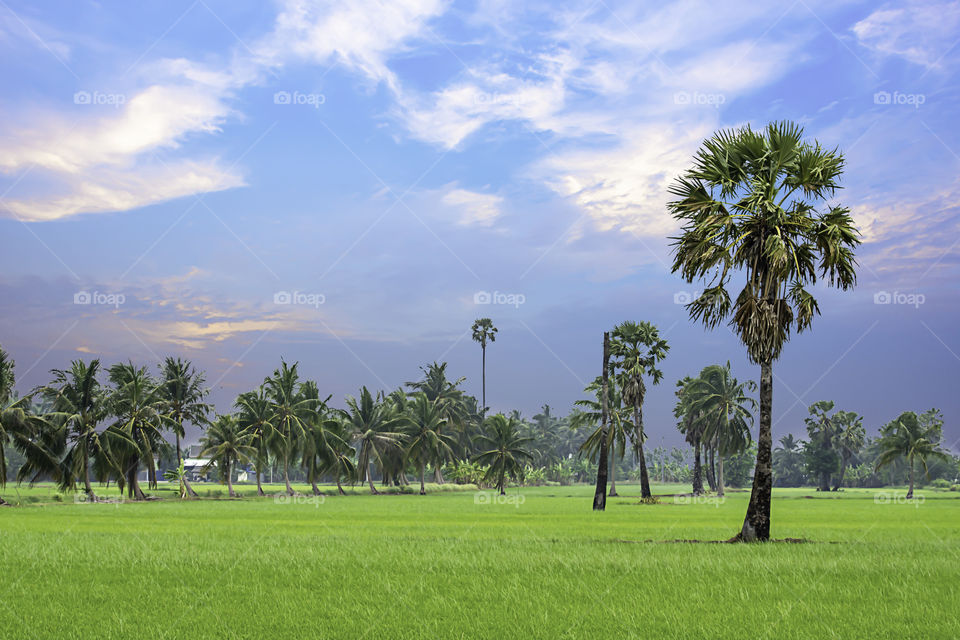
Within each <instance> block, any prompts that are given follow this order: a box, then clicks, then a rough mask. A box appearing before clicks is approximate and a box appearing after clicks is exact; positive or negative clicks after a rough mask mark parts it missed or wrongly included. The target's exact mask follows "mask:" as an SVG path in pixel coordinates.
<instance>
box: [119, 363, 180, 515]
mask: <svg viewBox="0 0 960 640" xmlns="http://www.w3.org/2000/svg"><path fill="white" fill-rule="evenodd" d="M108 372H109V377H110V382H111V383H112V384H113V387H114V388H113V392H112V393H111V394H110V397H109V399H108V406H109V412H110V415H112V416H114V417H115V418H116V422H115V423H114V427H115V433H114V434H112V436H113V439H114V440H116V439H118V438H125V439H126V440H127V442H126V443H125V444H121V445H119V446H118V445H117V444H113V445H110V446H108V447H105V448H104V451H105V453H106V454H107V455H111V454H110V452H111V451H112V450H114V449H119V450H120V451H122V452H123V455H122V457H121V458H119V459H118V461H117V462H118V464H117V467H118V468H119V469H120V470H121V471H122V474H121V475H123V476H125V481H126V485H127V489H128V494H129V496H130V497H132V498H134V499H136V500H144V499H146V496H145V495H144V493H143V490H142V489H141V488H140V482H139V479H138V476H139V471H140V465H142V464H146V467H147V481H148V485H149V487H150V488H151V489H153V488H156V486H157V468H156V459H155V456H156V455H157V454H158V453H159V452H160V451H161V449H162V447H163V445H164V444H165V441H164V440H163V435H162V433H161V428H162V421H161V419H160V415H161V414H160V410H161V406H162V401H161V398H160V392H159V387H158V385H157V383H156V381H155V380H154V379H153V377H151V376H150V373H149V371H147V368H146V367H135V366H134V365H133V363H132V362H128V363H126V364H122V363H121V364H115V365H113V366H112V367H110V369H109V370H108ZM168 446H169V445H168Z"/></svg>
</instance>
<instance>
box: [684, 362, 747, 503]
mask: <svg viewBox="0 0 960 640" xmlns="http://www.w3.org/2000/svg"><path fill="white" fill-rule="evenodd" d="M690 385H691V387H690V389H689V390H688V391H687V393H688V394H690V409H691V411H693V412H694V413H695V414H696V415H697V418H696V420H698V421H701V422H702V424H703V436H702V437H703V438H704V439H705V440H708V441H711V442H714V443H716V448H717V453H718V459H717V463H718V464H717V495H718V496H723V495H724V491H723V458H724V456H730V455H734V454H736V453H740V452H742V451H745V450H746V449H747V447H748V446H750V442H751V436H750V427H751V426H752V425H753V413H752V410H753V408H754V407H756V402H755V401H754V399H753V398H751V397H749V396H748V395H747V392H748V391H754V390H756V388H757V385H756V383H754V382H753V381H752V380H748V381H747V382H739V381H738V380H737V379H736V378H734V377H733V374H732V373H731V371H730V363H729V362H728V363H727V365H726V366H725V367H722V366H720V365H718V364H713V365H710V366H708V367H704V369H703V371H701V372H700V375H699V377H697V378H696V379H695V380H693V381H692V382H691V383H690Z"/></svg>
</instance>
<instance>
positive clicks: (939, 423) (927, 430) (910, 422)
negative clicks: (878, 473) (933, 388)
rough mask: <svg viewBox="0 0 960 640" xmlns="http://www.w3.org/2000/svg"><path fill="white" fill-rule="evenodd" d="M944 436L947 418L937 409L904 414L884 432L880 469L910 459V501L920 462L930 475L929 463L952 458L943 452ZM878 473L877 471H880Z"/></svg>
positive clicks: (908, 496)
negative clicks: (931, 460) (941, 442)
mask: <svg viewBox="0 0 960 640" xmlns="http://www.w3.org/2000/svg"><path fill="white" fill-rule="evenodd" d="M942 436H943V417H942V416H941V415H940V412H939V411H938V410H937V409H930V410H929V411H926V412H924V413H923V414H921V415H920V416H918V415H917V414H916V413H914V412H913V411H905V412H903V413H901V414H900V415H899V416H898V417H897V419H896V420H894V421H893V422H890V423H889V424H887V425H885V426H883V427H881V429H880V457H879V458H877V466H876V469H880V467H884V466H886V465H888V464H891V463H893V462H894V461H895V460H897V459H899V458H906V459H907V466H908V467H909V469H910V488H909V489H908V490H907V499H908V500H909V499H910V498H913V485H914V470H915V469H914V468H915V466H916V462H917V460H919V461H920V464H921V465H922V466H923V471H924V473H927V459H928V458H939V459H941V460H944V461H948V462H949V461H950V460H951V458H950V456H948V455H947V454H946V452H945V451H943V450H942V449H941V448H940V439H941V437H942ZM876 469H875V470H876Z"/></svg>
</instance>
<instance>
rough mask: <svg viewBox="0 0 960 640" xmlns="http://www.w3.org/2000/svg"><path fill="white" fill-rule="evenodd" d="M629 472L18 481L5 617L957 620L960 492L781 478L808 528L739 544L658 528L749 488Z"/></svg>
mask: <svg viewBox="0 0 960 640" xmlns="http://www.w3.org/2000/svg"><path fill="white" fill-rule="evenodd" d="M204 489H205V488H201V491H202V490H204ZM216 489H218V490H220V487H216ZM618 489H619V490H620V492H621V494H625V495H623V496H622V497H620V498H611V499H610V500H609V502H608V507H607V511H606V512H605V513H602V514H595V513H593V512H592V511H591V510H590V503H591V496H592V488H591V487H588V486H574V487H537V488H526V489H520V490H519V491H518V490H516V489H512V490H511V491H510V494H509V499H508V500H506V501H504V502H500V501H497V500H490V499H489V497H490V496H492V495H493V494H492V493H483V494H482V495H481V498H480V499H479V500H478V498H477V495H478V494H476V493H475V492H442V493H440V492H438V493H433V494H430V495H427V496H416V495H398V496H369V495H359V494H358V495H350V496H346V497H335V496H331V497H325V498H323V499H322V500H321V499H313V498H310V497H306V496H305V497H303V498H294V499H292V500H285V501H280V502H278V501H277V500H275V499H274V498H265V499H255V498H245V499H243V500H223V499H221V500H215V499H204V500H193V501H186V502H180V501H177V500H172V499H169V498H168V499H164V500H162V501H157V502H148V503H139V504H134V503H124V504H75V503H74V502H73V498H72V497H70V496H67V497H65V498H62V500H63V501H62V502H58V501H57V499H56V497H57V495H58V494H56V492H55V491H53V490H52V489H50V488H48V487H36V488H33V489H28V490H25V489H23V488H20V489H19V490H18V491H19V498H20V499H21V500H22V501H23V502H24V504H23V506H20V507H14V508H4V509H0V540H2V542H0V572H2V573H0V575H2V581H0V633H2V634H3V637H9V638H35V637H58V638H64V637H70V638H73V637H76V638H80V637H98V638H99V637H129V636H140V637H154V638H205V637H218V638H226V637H240V638H288V637H303V638H331V637H337V638H341V637H342V638H551V639H554V638H581V637H584V638H630V637H635V638H655V637H669V638H691V637H710V638H718V637H720V638H743V637H759V638H766V637H770V638H824V637H837V638H872V639H875V638H898V639H899V638H907V637H910V638H914V637H927V638H953V637H958V636H960V614H958V613H957V603H958V600H960V500H958V497H960V496H958V494H956V493H949V492H933V491H921V492H919V494H918V495H919V496H920V499H918V500H917V501H915V502H913V503H904V502H903V500H902V496H903V491H902V490H901V491H896V492H895V491H892V490H884V491H883V492H879V493H881V494H883V495H885V496H891V495H892V496H894V497H893V499H891V500H889V501H885V500H884V498H883V497H882V496H881V498H880V501H879V502H878V501H877V499H876V495H877V494H878V491H872V490H848V491H846V492H843V493H841V494H830V495H829V496H824V497H822V498H821V497H820V496H818V495H817V494H816V493H815V492H813V491H812V490H805V489H796V490H794V489H788V490H777V491H776V495H775V501H774V505H773V517H774V524H773V536H774V537H776V538H788V537H789V538H805V539H808V540H810V541H812V542H810V543H806V544H788V543H773V544H765V545H727V544H681V543H660V542H646V541H649V540H653V541H671V540H677V539H700V540H720V539H725V538H728V537H730V536H731V535H733V534H734V533H735V532H736V531H737V530H738V529H739V525H740V523H741V521H742V518H743V514H744V511H745V508H746V501H747V498H748V494H747V493H745V492H744V493H731V494H729V495H728V496H727V499H726V500H725V501H724V502H722V503H718V502H717V501H713V500H711V501H706V502H702V503H695V504H690V503H684V500H683V499H676V500H675V499H674V498H672V497H663V498H661V501H662V502H661V504H658V505H641V504H638V499H637V497H636V496H637V495H638V494H639V490H638V488H637V487H635V486H628V485H619V486H618ZM243 490H244V491H247V492H249V491H250V488H249V487H243ZM685 490H687V487H686V486H683V487H681V486H677V485H673V486H656V487H655V489H654V491H655V493H659V494H673V493H675V492H678V491H685ZM16 491H17V490H15V489H14V488H13V487H8V488H7V490H6V491H5V492H4V494H3V496H4V498H5V499H7V500H8V501H11V502H15V501H17V499H18V494H17V492H16ZM163 493H164V492H163V491H161V494H163ZM166 495H170V494H169V493H167V494H166Z"/></svg>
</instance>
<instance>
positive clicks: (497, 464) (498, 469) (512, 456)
mask: <svg viewBox="0 0 960 640" xmlns="http://www.w3.org/2000/svg"><path fill="white" fill-rule="evenodd" d="M486 427H487V433H484V434H482V435H481V436H480V438H479V441H480V445H481V448H482V449H485V450H484V451H482V452H481V453H479V454H478V455H477V456H476V457H475V458H474V462H477V463H479V464H482V465H486V466H488V469H487V473H486V481H487V482H491V481H492V480H494V479H495V480H496V481H497V485H496V487H497V490H498V491H499V492H500V495H504V494H505V493H506V486H507V485H506V478H507V476H509V477H512V478H514V479H515V478H516V477H517V475H518V474H519V473H520V472H521V471H522V470H523V463H524V461H526V460H532V459H533V453H531V452H530V451H529V450H528V449H526V448H525V447H526V446H527V445H529V444H530V443H531V442H533V439H532V438H525V437H523V436H521V435H520V423H519V422H518V421H517V420H516V419H515V418H507V417H506V416H505V415H503V414H502V413H498V414H497V415H495V416H491V417H490V418H488V419H487V421H486ZM488 434H489V435H488Z"/></svg>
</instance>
